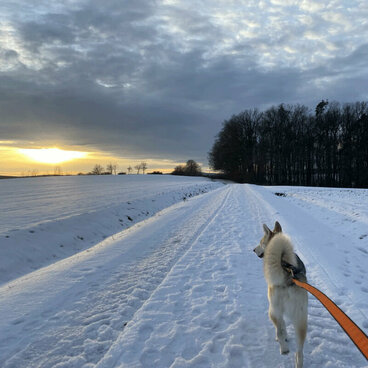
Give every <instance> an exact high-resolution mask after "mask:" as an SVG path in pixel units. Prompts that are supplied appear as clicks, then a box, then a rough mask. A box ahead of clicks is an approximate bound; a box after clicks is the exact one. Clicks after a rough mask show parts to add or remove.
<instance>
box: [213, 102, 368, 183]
mask: <svg viewBox="0 0 368 368" xmlns="http://www.w3.org/2000/svg"><path fill="white" fill-rule="evenodd" d="M209 163H210V167H211V168H212V169H214V170H216V171H219V172H222V173H224V174H225V175H226V176H227V177H228V178H230V179H232V180H235V181H237V182H241V183H244V182H247V183H255V184H265V185H304V186H329V187H359V188H367V187H368V103H367V102H355V103H345V104H340V103H338V102H328V101H327V100H322V101H321V102H319V103H318V104H317V106H316V108H315V109H314V110H312V109H310V108H308V107H306V106H304V105H299V104H298V105H284V104H281V105H279V106H272V107H270V108H269V109H267V110H265V111H259V110H257V109H248V110H245V111H243V112H241V113H239V114H237V115H233V116H232V117H231V118H230V119H229V120H226V121H224V123H223V127H222V129H221V131H220V132H219V133H218V135H217V136H216V139H215V142H214V144H213V146H212V149H211V151H210V152H209Z"/></svg>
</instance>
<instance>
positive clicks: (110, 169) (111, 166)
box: [106, 162, 114, 174]
mask: <svg viewBox="0 0 368 368" xmlns="http://www.w3.org/2000/svg"><path fill="white" fill-rule="evenodd" d="M106 171H107V172H108V173H109V174H112V172H113V171H114V167H113V165H112V163H111V162H110V163H109V164H108V165H107V166H106Z"/></svg>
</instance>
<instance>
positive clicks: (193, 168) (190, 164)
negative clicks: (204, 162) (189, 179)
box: [184, 160, 201, 176]
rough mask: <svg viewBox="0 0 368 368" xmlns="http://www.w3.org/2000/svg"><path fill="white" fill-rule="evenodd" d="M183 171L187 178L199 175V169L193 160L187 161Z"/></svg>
mask: <svg viewBox="0 0 368 368" xmlns="http://www.w3.org/2000/svg"><path fill="white" fill-rule="evenodd" d="M184 171H185V174H186V175H188V176H198V175H200V174H201V167H200V166H199V165H198V164H197V162H195V161H194V160H188V161H187V163H186V165H185V168H184Z"/></svg>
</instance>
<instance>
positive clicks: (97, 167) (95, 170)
mask: <svg viewBox="0 0 368 368" xmlns="http://www.w3.org/2000/svg"><path fill="white" fill-rule="evenodd" d="M103 171H104V169H103V167H102V166H101V165H99V164H96V165H95V166H94V168H93V170H92V171H91V174H92V175H101V174H102V173H103Z"/></svg>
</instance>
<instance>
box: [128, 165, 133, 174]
mask: <svg viewBox="0 0 368 368" xmlns="http://www.w3.org/2000/svg"><path fill="white" fill-rule="evenodd" d="M127 170H128V174H131V173H132V171H133V169H132V167H131V166H130V165H129V167H128V168H127Z"/></svg>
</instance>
